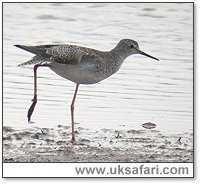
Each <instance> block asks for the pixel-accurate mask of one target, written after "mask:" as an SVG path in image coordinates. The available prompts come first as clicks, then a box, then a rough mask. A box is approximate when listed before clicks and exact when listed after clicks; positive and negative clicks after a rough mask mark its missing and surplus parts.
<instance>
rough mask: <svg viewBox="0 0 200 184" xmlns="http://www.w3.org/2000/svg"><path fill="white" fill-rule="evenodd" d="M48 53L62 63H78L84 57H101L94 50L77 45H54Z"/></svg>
mask: <svg viewBox="0 0 200 184" xmlns="http://www.w3.org/2000/svg"><path fill="white" fill-rule="evenodd" d="M46 54H48V55H50V56H51V57H50V58H51V59H52V60H54V61H56V62H58V63H62V64H77V63H80V62H81V60H82V58H83V57H88V58H98V59H101V58H100V56H99V55H97V54H96V53H95V51H94V50H92V49H88V48H85V47H78V46H75V45H59V46H54V47H51V48H48V49H47V52H46Z"/></svg>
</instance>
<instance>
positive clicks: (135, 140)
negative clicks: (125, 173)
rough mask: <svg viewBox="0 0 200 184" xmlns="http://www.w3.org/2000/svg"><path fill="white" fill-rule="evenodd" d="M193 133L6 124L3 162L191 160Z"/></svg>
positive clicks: (4, 128)
mask: <svg viewBox="0 0 200 184" xmlns="http://www.w3.org/2000/svg"><path fill="white" fill-rule="evenodd" d="M192 136H193V135H192V133H187V132H186V133H184V134H177V135H174V136H172V135H170V136H167V135H164V134H162V133H161V132H160V131H158V130H156V129H154V130H148V129H142V128H141V129H140V130H112V129H101V130H99V131H93V132H92V130H88V129H84V128H82V127H76V142H75V144H72V143H71V127H67V126H62V125H58V126H57V127H56V128H38V127H34V128H29V129H23V130H16V129H13V128H12V127H8V126H4V127H3V162H192V161H193V137H192Z"/></svg>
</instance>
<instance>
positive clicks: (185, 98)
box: [3, 3, 193, 134]
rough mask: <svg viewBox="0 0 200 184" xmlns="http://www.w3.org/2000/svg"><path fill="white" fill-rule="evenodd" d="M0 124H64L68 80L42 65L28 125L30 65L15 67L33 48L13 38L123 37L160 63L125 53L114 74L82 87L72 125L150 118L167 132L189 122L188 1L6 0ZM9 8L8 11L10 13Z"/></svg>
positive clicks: (119, 125) (96, 43) (136, 122)
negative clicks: (85, 0)
mask: <svg viewBox="0 0 200 184" xmlns="http://www.w3.org/2000/svg"><path fill="white" fill-rule="evenodd" d="M3 6H4V16H3V21H4V25H3V26H4V27H3V33H4V35H3V47H4V52H3V54H4V57H3V120H4V122H3V124H4V125H6V126H12V127H15V128H17V129H21V128H27V127H33V126H38V127H56V126H57V125H58V124H59V125H66V126H70V120H71V119H70V103H71V99H72V96H73V92H74V89H75V85H74V84H73V83H72V82H70V81H67V80H65V79H63V78H61V77H60V76H57V75H56V74H55V73H53V72H52V71H50V70H49V69H47V68H40V69H39V70H38V103H37V106H36V108H35V111H34V113H33V115H32V121H33V122H34V123H29V124H28V123H27V117H26V114H27V110H28V108H29V106H30V105H31V99H32V97H33V70H32V66H28V67H23V68H22V67H21V68H20V67H16V66H17V65H18V64H19V63H22V62H24V61H27V60H29V59H30V58H31V57H32V54H30V53H28V52H25V51H23V50H20V49H18V48H15V47H14V46H13V45H14V44H26V45H37V44H55V43H69V44H77V45H82V46H86V47H91V48H95V49H99V50H109V49H112V48H113V47H114V46H115V45H116V44H117V42H118V41H119V40H120V39H122V38H130V39H133V40H136V41H138V42H139V45H140V48H141V50H143V51H145V52H147V53H149V54H151V55H153V56H155V57H157V58H159V59H160V62H157V61H155V60H152V59H150V58H146V57H144V56H140V55H134V56H130V57H129V58H127V59H126V61H125V62H124V64H123V65H122V68H121V69H120V70H119V71H118V72H117V73H116V74H115V75H113V76H111V77H110V78H108V79H106V80H105V81H102V82H100V83H98V84H94V85H81V86H80V88H79V92H78V97H77V100H76V107H75V121H76V122H77V123H79V124H78V126H81V127H85V128H88V129H89V130H88V131H90V130H92V131H94V130H95V129H102V128H107V129H126V130H129V129H136V130H137V129H143V127H142V124H143V123H147V122H152V123H155V124H156V125H157V126H156V130H159V131H161V132H165V133H167V134H178V133H184V132H188V131H189V132H191V131H192V128H193V14H192V11H193V7H192V3H178V4H175V3H167V4H166V3H160V4H159V3H156V4H155V3H153V4H151V3H124V4H111V3H84V4H83V3H80V4H79V3H78V4H73V3H59V4H58V3H45V4H44V3H34V4H33V3H9V4H4V5H3ZM13 12H15V13H13Z"/></svg>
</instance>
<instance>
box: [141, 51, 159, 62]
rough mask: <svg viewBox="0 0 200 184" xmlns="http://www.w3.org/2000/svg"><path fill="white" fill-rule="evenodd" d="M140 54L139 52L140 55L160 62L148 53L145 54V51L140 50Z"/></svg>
mask: <svg viewBox="0 0 200 184" xmlns="http://www.w3.org/2000/svg"><path fill="white" fill-rule="evenodd" d="M138 52H139V54H142V55H144V56H147V57H150V58H152V59H155V60H157V61H159V59H157V58H155V57H153V56H150V55H149V54H147V53H145V52H143V51H141V50H138Z"/></svg>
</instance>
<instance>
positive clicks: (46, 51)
mask: <svg viewBox="0 0 200 184" xmlns="http://www.w3.org/2000/svg"><path fill="white" fill-rule="evenodd" d="M16 46H17V47H19V48H21V49H24V50H26V51H29V52H31V53H33V54H36V56H34V57H33V58H32V59H31V60H30V61H27V62H25V63H22V64H20V65H19V66H25V65H28V64H38V63H39V64H43V63H48V64H49V65H50V69H51V70H53V71H54V72H55V73H57V74H58V75H60V76H62V77H64V78H66V79H68V80H71V81H73V82H75V83H77V84H93V83H97V82H99V81H101V80H104V79H106V78H107V77H109V76H111V75H112V74H114V73H116V72H117V71H118V70H119V69H120V67H121V65H122V63H123V61H124V60H125V59H126V58H127V57H128V56H130V55H132V54H137V53H139V52H141V51H140V50H139V45H138V43H137V42H136V41H134V40H130V39H123V40H121V41H120V42H119V43H118V44H117V46H116V47H115V48H114V49H112V50H110V51H99V50H95V49H90V48H86V47H82V46H76V45H67V44H64V45H40V46H23V45H16Z"/></svg>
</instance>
